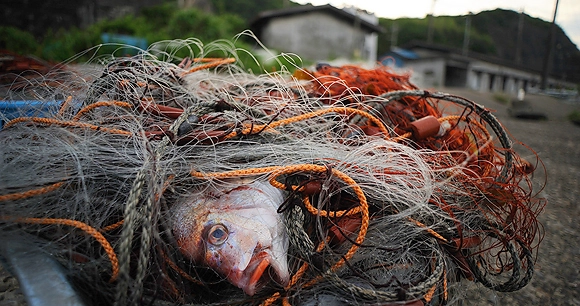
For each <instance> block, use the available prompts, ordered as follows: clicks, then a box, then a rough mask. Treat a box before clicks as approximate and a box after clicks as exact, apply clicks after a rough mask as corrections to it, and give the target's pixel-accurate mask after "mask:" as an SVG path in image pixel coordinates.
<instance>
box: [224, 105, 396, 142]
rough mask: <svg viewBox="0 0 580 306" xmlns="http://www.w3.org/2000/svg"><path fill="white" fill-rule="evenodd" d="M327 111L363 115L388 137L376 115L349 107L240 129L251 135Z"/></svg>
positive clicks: (248, 125) (333, 108) (229, 135)
mask: <svg viewBox="0 0 580 306" xmlns="http://www.w3.org/2000/svg"><path fill="white" fill-rule="evenodd" d="M328 113H344V114H346V115H352V114H356V115H359V116H363V117H365V118H367V119H368V120H370V121H371V122H372V123H374V124H375V125H376V126H377V127H378V128H379V129H380V131H381V133H382V134H383V135H384V137H388V135H389V130H387V128H386V127H385V125H384V124H383V122H381V120H380V119H378V118H377V117H375V116H373V115H371V114H369V113H367V112H365V111H363V110H360V109H356V108H351V107H331V108H325V109H321V110H318V111H314V112H310V113H306V114H302V115H298V116H294V117H290V118H286V119H282V120H278V121H274V122H272V123H269V124H265V125H264V124H261V125H252V124H247V125H246V128H244V129H243V130H242V131H241V134H242V135H251V134H253V133H258V132H261V131H264V130H267V129H268V130H269V129H274V128H276V127H278V126H282V125H288V124H291V123H295V122H299V121H304V120H307V119H311V118H314V117H319V116H322V115H324V114H328ZM236 136H238V132H235V131H234V132H231V133H230V134H228V135H226V136H225V138H224V139H229V138H232V137H236Z"/></svg>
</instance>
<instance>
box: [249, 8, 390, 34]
mask: <svg viewBox="0 0 580 306" xmlns="http://www.w3.org/2000/svg"><path fill="white" fill-rule="evenodd" d="M311 12H326V13H329V14H332V15H334V16H336V17H338V18H340V19H344V20H347V21H350V22H352V23H354V22H360V26H361V28H363V29H366V30H368V31H369V32H379V33H383V32H384V31H385V30H384V29H383V28H382V27H381V26H379V25H377V24H372V23H370V22H368V21H366V20H364V19H362V18H360V17H357V16H356V15H353V14H351V13H349V12H347V11H345V10H342V9H339V8H336V7H334V6H332V5H330V4H326V5H319V6H313V5H312V4H306V5H301V6H297V7H292V8H287V9H281V10H270V11H264V12H262V13H260V14H258V16H257V17H256V18H255V19H254V20H253V21H252V22H251V23H250V28H251V29H252V30H253V31H254V32H256V33H259V32H260V31H259V30H260V29H261V28H262V27H263V26H264V25H265V24H267V23H268V21H269V20H270V19H272V18H277V17H286V16H293V15H300V14H305V13H311Z"/></svg>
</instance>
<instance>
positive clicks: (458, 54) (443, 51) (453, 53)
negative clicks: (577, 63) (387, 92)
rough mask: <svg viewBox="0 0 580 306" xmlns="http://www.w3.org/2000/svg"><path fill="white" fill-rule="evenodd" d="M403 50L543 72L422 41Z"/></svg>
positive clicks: (488, 56)
mask: <svg viewBox="0 0 580 306" xmlns="http://www.w3.org/2000/svg"><path fill="white" fill-rule="evenodd" d="M403 48H404V49H406V50H411V51H415V52H416V51H417V50H428V51H432V52H434V53H437V54H439V55H441V56H443V57H453V58H454V59H461V60H463V61H466V62H470V61H473V60H479V61H483V62H487V63H492V64H496V65H500V66H504V67H508V68H512V69H516V70H521V71H526V72H530V73H540V72H541V71H539V70H537V69H533V68H530V67H528V66H525V65H522V64H517V63H515V62H513V61H509V60H506V59H502V58H498V57H495V56H490V55H484V54H481V53H477V52H474V51H469V52H468V53H467V55H464V54H463V52H462V50H460V49H457V48H453V47H448V46H443V45H437V44H429V43H425V42H421V41H411V42H410V43H408V44H406V45H404V46H403Z"/></svg>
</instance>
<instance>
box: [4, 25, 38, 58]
mask: <svg viewBox="0 0 580 306" xmlns="http://www.w3.org/2000/svg"><path fill="white" fill-rule="evenodd" d="M0 49H6V50H10V51H13V52H16V53H20V54H32V53H34V52H36V50H37V49H38V43H37V42H36V39H34V36H33V35H32V34H30V33H28V32H26V31H22V30H19V29H17V28H15V27H5V26H0Z"/></svg>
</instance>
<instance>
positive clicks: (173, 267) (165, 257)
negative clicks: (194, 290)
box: [159, 249, 203, 285]
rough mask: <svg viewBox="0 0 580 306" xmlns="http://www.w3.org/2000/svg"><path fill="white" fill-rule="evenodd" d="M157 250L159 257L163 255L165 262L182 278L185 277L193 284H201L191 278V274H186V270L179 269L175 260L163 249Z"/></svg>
mask: <svg viewBox="0 0 580 306" xmlns="http://www.w3.org/2000/svg"><path fill="white" fill-rule="evenodd" d="M159 252H160V253H161V257H163V259H164V260H165V262H166V263H167V264H168V265H169V267H171V269H173V271H175V272H177V273H178V274H179V275H181V276H182V277H183V278H185V279H187V280H188V281H190V282H192V283H194V284H198V285H203V283H202V282H200V281H199V280H197V279H195V278H193V277H192V276H191V275H189V274H187V272H185V271H183V269H181V268H180V267H179V266H178V265H177V264H176V263H175V262H173V261H172V260H171V259H170V258H169V256H167V254H166V253H165V252H164V251H163V250H161V249H159Z"/></svg>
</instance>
